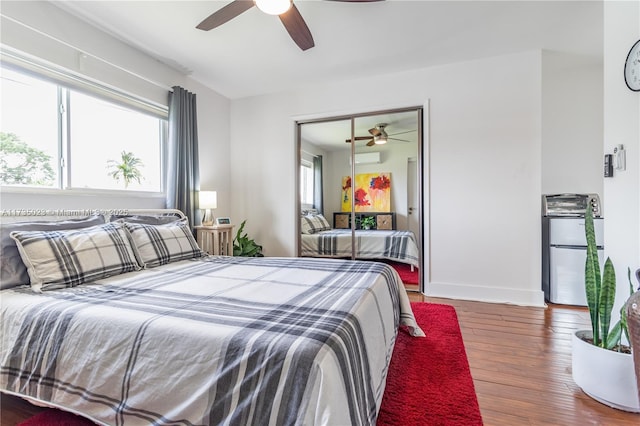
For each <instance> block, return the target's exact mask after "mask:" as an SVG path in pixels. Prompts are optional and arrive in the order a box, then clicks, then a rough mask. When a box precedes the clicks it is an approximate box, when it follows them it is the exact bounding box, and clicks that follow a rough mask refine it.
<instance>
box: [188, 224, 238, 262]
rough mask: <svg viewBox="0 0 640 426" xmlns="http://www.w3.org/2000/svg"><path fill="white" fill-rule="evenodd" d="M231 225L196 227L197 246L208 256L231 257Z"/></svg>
mask: <svg viewBox="0 0 640 426" xmlns="http://www.w3.org/2000/svg"><path fill="white" fill-rule="evenodd" d="M232 230H233V225H211V226H196V239H197V240H198V245H199V246H200V248H201V249H202V251H205V252H207V253H209V254H213V255H221V256H233V236H232V235H231V231H232Z"/></svg>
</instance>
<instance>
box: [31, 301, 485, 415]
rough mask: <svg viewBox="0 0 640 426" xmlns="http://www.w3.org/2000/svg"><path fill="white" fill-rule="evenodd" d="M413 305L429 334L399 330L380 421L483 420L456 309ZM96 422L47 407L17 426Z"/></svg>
mask: <svg viewBox="0 0 640 426" xmlns="http://www.w3.org/2000/svg"><path fill="white" fill-rule="evenodd" d="M411 307H412V308H413V313H414V314H415V316H416V320H418V324H420V327H421V328H422V330H424V332H425V334H426V335H427V337H426V338H418V337H411V336H409V335H408V334H407V333H405V332H404V331H403V332H400V333H399V334H398V339H397V341H396V346H395V348H394V350H393V356H392V358H391V364H390V366H389V373H388V376H387V387H386V389H385V392H384V397H383V398H382V407H381V408H380V414H379V416H378V422H377V426H435V425H438V426H480V425H482V417H481V415H480V408H479V406H478V400H477V398H476V393H475V389H474V387H473V379H472V378H471V372H470V370H469V363H468V361H467V354H466V352H465V349H464V344H463V342H462V335H461V334H460V327H459V325H458V317H457V315H456V311H455V309H454V308H453V307H452V306H448V305H440V304H435V303H412V304H411ZM92 425H93V423H92V422H90V421H88V420H86V419H84V418H82V417H79V416H75V415H73V414H70V413H66V412H64V411H60V410H54V409H47V410H45V411H43V412H41V413H39V414H36V415H35V416H33V417H31V418H29V419H27V420H25V421H24V422H22V423H20V424H19V425H18V426H92Z"/></svg>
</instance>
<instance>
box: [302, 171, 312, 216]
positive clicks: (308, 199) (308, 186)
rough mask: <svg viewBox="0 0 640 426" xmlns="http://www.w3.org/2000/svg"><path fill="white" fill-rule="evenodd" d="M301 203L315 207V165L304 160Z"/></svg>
mask: <svg viewBox="0 0 640 426" xmlns="http://www.w3.org/2000/svg"><path fill="white" fill-rule="evenodd" d="M300 202H301V203H302V204H303V205H311V206H312V205H313V163H311V162H310V161H307V160H302V162H301V166H300Z"/></svg>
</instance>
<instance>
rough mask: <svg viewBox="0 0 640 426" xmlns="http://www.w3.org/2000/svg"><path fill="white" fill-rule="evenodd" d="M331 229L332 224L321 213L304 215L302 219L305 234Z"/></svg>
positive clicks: (302, 230) (301, 226) (301, 223)
mask: <svg viewBox="0 0 640 426" xmlns="http://www.w3.org/2000/svg"><path fill="white" fill-rule="evenodd" d="M329 229H331V225H329V222H328V221H327V219H326V218H325V217H324V216H323V215H321V214H316V215H307V216H302V217H301V219H300V230H301V232H302V233H303V234H315V233H316V232H320V231H328V230H329Z"/></svg>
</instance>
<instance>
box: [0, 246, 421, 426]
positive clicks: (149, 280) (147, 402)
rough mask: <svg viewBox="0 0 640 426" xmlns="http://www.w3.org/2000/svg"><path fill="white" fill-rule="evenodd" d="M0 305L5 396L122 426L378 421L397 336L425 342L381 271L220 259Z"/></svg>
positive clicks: (18, 293) (15, 294) (355, 264)
mask: <svg viewBox="0 0 640 426" xmlns="http://www.w3.org/2000/svg"><path fill="white" fill-rule="evenodd" d="M0 296H1V298H2V299H1V300H2V305H1V307H2V312H1V318H0V324H1V332H2V336H1V339H2V340H1V342H0V343H1V346H0V361H1V365H0V390H1V391H2V392H6V393H10V394H15V395H19V396H23V397H28V398H30V399H32V400H35V401H38V402H39V403H42V404H44V405H51V406H57V407H60V408H63V409H66V410H69V411H73V412H76V413H81V414H82V415H84V416H86V417H88V418H90V419H92V420H94V421H95V422H97V423H100V424H109V425H141V424H172V425H178V424H180V425H191V424H202V425H217V424H234V425H235V424H241V425H298V424H299V425H338V424H353V425H371V424H375V420H376V417H377V412H378V410H379V407H380V403H381V400H382V395H383V393H384V388H385V379H386V374H387V369H388V365H389V360H390V358H391V354H392V350H393V346H394V342H395V339H396V336H397V333H398V332H399V330H400V329H403V328H406V330H407V332H409V333H411V334H413V335H415V336H420V335H423V334H422V331H421V330H420V329H419V327H418V326H417V324H416V322H415V319H414V317H413V313H412V312H411V307H410V304H409V300H408V298H407V295H406V292H405V291H404V289H403V287H402V285H401V281H400V280H399V278H398V276H397V273H396V272H395V271H394V270H393V268H391V267H389V266H387V265H385V264H382V263H376V262H360V261H348V260H335V259H333V260H327V259H323V260H321V259H307V258H235V257H216V256H208V257H205V258H203V259H194V260H186V261H179V262H175V263H171V264H168V265H164V266H160V267H156V268H152V269H146V270H142V271H137V272H130V273H126V274H122V275H118V276H116V277H110V278H106V279H102V280H99V281H96V282H94V283H90V284H82V285H79V286H76V287H72V288H66V289H57V290H50V291H45V292H43V293H34V292H33V291H31V289H29V288H28V287H18V288H15V289H10V290H3V291H2V292H0ZM400 326H404V327H400Z"/></svg>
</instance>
